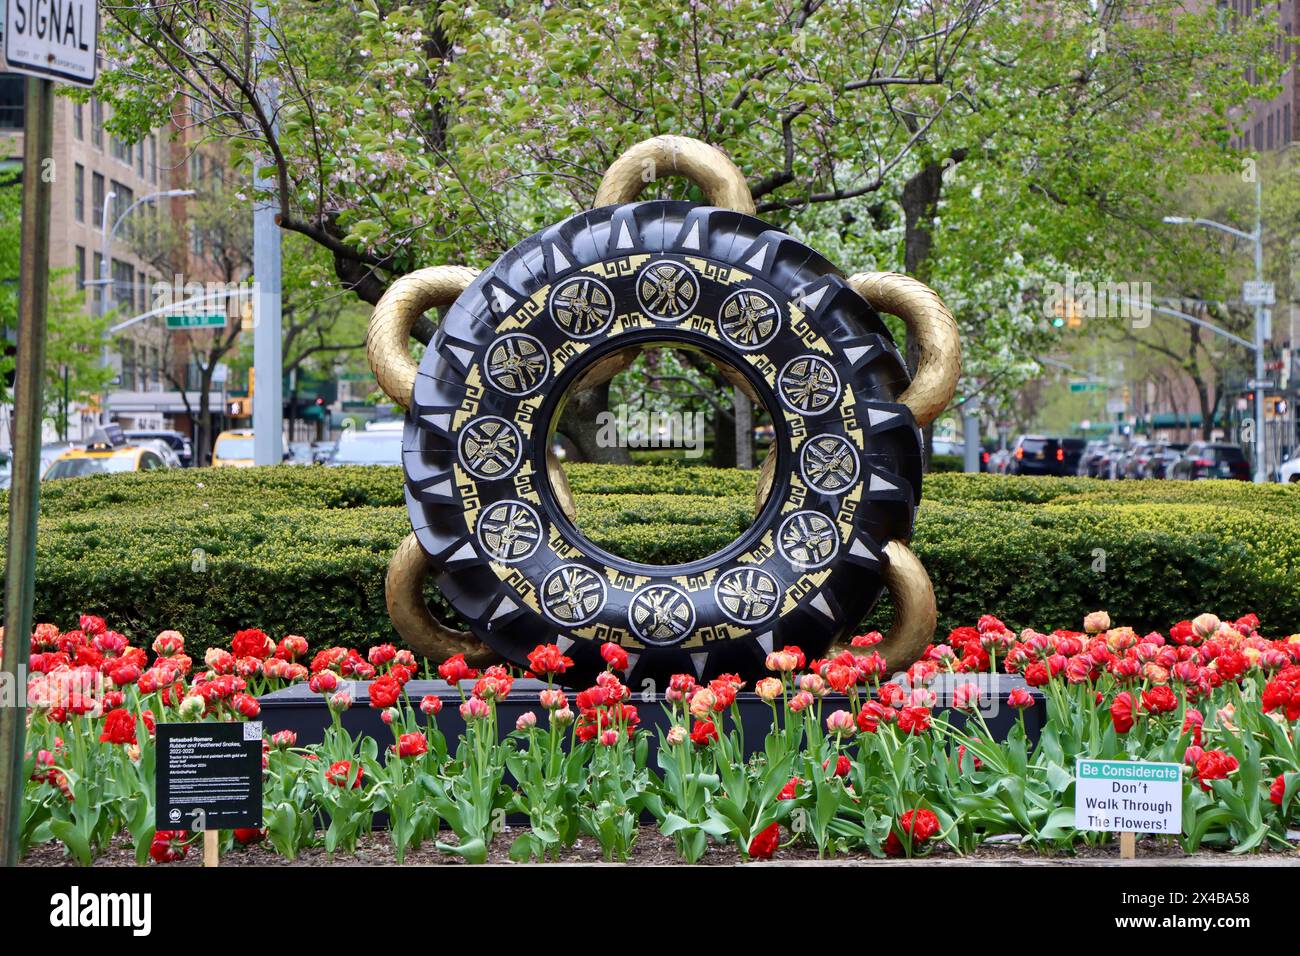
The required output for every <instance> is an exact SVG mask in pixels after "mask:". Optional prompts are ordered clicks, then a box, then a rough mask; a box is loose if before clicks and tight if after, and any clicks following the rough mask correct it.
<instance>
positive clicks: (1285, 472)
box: [1277, 455, 1300, 485]
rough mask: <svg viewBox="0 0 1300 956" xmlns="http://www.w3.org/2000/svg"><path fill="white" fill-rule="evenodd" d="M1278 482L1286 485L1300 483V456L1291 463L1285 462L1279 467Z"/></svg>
mask: <svg viewBox="0 0 1300 956" xmlns="http://www.w3.org/2000/svg"><path fill="white" fill-rule="evenodd" d="M1277 480H1278V481H1280V482H1282V484H1284V485H1294V484H1297V483H1300V455H1296V456H1295V457H1294V458H1292V459H1291V460H1290V461H1284V462H1282V464H1280V465H1278V468H1277Z"/></svg>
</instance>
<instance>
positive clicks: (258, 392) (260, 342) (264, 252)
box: [253, 4, 284, 465]
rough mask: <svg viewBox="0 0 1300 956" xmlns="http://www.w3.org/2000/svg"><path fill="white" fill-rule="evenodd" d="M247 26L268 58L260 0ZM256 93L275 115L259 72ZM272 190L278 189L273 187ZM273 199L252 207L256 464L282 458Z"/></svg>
mask: <svg viewBox="0 0 1300 956" xmlns="http://www.w3.org/2000/svg"><path fill="white" fill-rule="evenodd" d="M253 18H254V21H255V22H254V23H253V29H254V30H260V31H261V32H262V38H261V39H259V40H258V41H257V62H258V64H259V66H260V65H262V64H265V63H266V62H267V61H269V60H270V59H271V55H272V43H273V42H274V34H273V31H274V26H275V21H274V20H273V19H272V17H271V13H270V10H269V8H268V7H267V6H266V5H265V4H258V5H257V6H256V7H254V9H253ZM258 79H259V87H260V94H259V95H260V97H261V99H262V107H263V109H264V110H265V111H266V115H267V116H274V115H275V107H276V91H275V87H274V85H273V84H271V83H269V82H266V81H264V80H262V78H261V76H260V75H259V77H258ZM254 187H255V191H257V192H258V193H262V192H264V191H266V190H268V189H275V188H276V181H275V180H274V179H273V178H272V177H270V176H267V175H265V174H264V173H262V172H261V170H258V171H257V173H256V175H255V177H254ZM277 195H278V193H277ZM278 206H279V203H277V202H268V201H266V200H264V199H263V200H261V201H259V202H258V205H256V206H255V207H254V208H253V281H254V282H255V283H256V286H255V290H254V295H255V303H256V304H255V306H254V312H253V369H254V380H255V381H256V382H257V388H256V389H255V390H254V392H253V459H254V461H255V463H256V464H259V465H278V464H280V463H281V461H282V460H283V452H282V448H283V443H282V440H281V431H282V430H283V428H284V401H283V383H282V379H281V377H282V375H283V371H284V361H283V356H282V354H281V351H282V348H283V346H282V342H281V337H280V318H281V317H280V224H279V218H280V217H279V214H278V213H277V212H276V210H277V208H278Z"/></svg>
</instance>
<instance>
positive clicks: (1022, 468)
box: [1008, 435, 1084, 475]
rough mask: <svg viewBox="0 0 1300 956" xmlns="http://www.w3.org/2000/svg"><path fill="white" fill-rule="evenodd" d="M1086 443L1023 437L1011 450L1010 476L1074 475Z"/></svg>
mask: <svg viewBox="0 0 1300 956" xmlns="http://www.w3.org/2000/svg"><path fill="white" fill-rule="evenodd" d="M1083 448H1084V442H1083V439H1081V438H1049V437H1047V436H1045V435H1021V436H1020V437H1019V438H1017V439H1016V442H1015V444H1014V445H1013V446H1012V448H1011V463H1010V466H1009V472H1008V473H1009V474H1012V475H1073V474H1074V473H1075V471H1077V470H1078V467H1079V458H1080V456H1082V454H1083Z"/></svg>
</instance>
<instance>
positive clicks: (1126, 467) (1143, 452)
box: [1116, 441, 1160, 478]
mask: <svg viewBox="0 0 1300 956" xmlns="http://www.w3.org/2000/svg"><path fill="white" fill-rule="evenodd" d="M1158 447H1160V446H1159V444H1158V443H1157V442H1153V441H1140V442H1135V443H1134V444H1132V445H1130V446H1129V450H1128V453H1127V454H1126V455H1125V456H1124V458H1123V459H1122V460H1121V462H1120V467H1119V473H1118V475H1117V476H1116V477H1119V478H1145V477H1147V475H1146V469H1147V465H1148V464H1150V462H1151V456H1152V455H1154V454H1155V453H1156V449H1157V448H1158Z"/></svg>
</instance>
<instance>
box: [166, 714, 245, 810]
mask: <svg viewBox="0 0 1300 956" xmlns="http://www.w3.org/2000/svg"><path fill="white" fill-rule="evenodd" d="M157 742H158V766H157V772H156V779H157V798H156V800H155V801H154V806H155V807H156V808H157V809H156V818H157V828H158V829H159V830H233V829H235V828H238V827H260V826H261V825H262V722H261V721H256V720H251V721H247V722H243V723H221V724H159V725H158V728H157Z"/></svg>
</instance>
